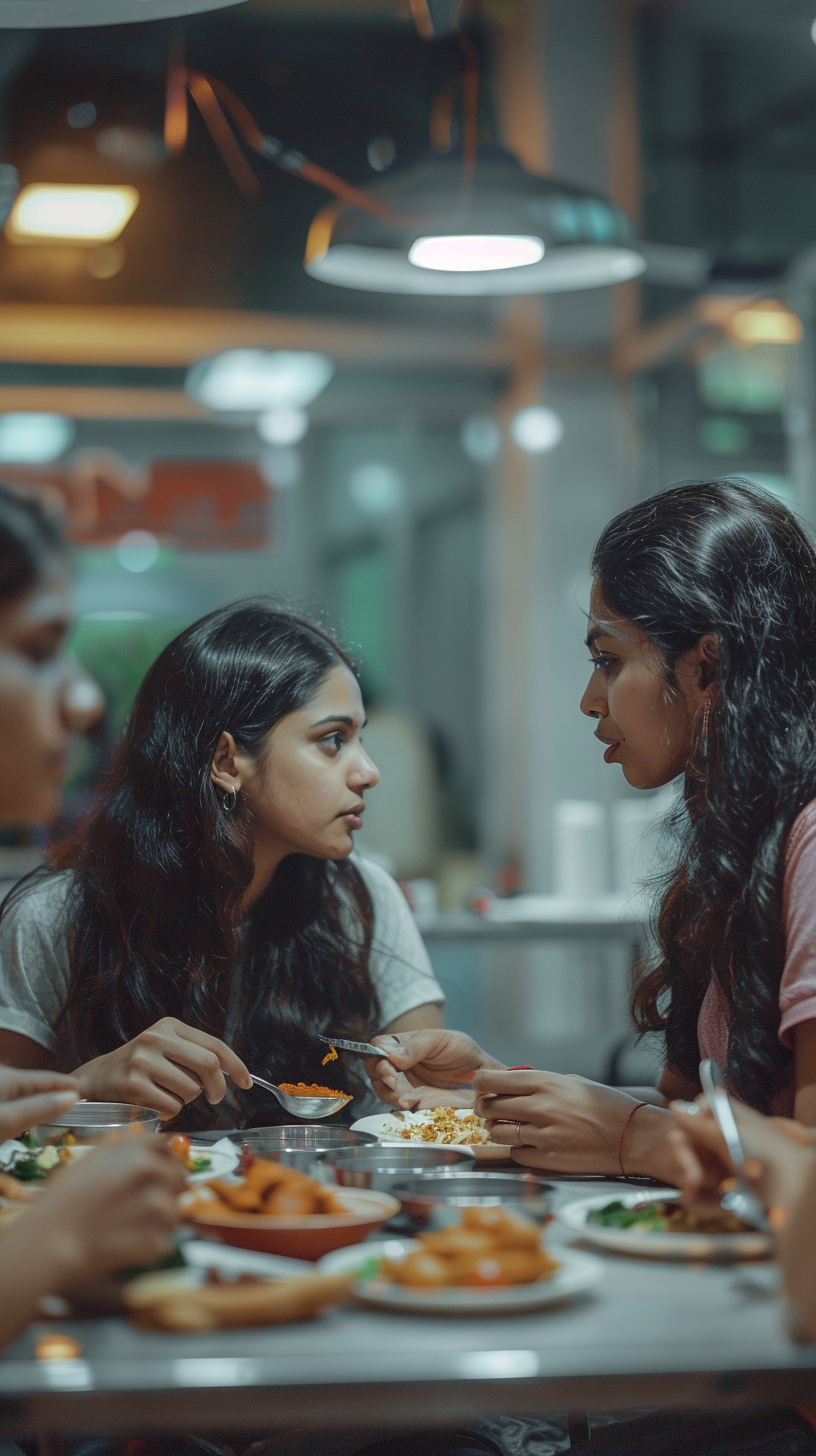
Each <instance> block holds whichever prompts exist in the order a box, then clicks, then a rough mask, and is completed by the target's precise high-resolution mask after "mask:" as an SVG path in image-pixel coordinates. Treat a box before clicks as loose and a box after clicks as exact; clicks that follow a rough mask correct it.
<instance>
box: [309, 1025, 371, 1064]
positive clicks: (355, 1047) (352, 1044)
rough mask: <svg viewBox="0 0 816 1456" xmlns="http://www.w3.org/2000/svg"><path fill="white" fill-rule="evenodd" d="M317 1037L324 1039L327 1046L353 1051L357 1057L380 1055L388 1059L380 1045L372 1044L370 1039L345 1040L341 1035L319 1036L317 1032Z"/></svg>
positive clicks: (320, 1039) (319, 1039) (342, 1050)
mask: <svg viewBox="0 0 816 1456" xmlns="http://www.w3.org/2000/svg"><path fill="white" fill-rule="evenodd" d="M317 1039H318V1041H324V1042H325V1043H326V1045H327V1046H331V1047H339V1048H340V1050H341V1052H354V1054H355V1056H358V1057H382V1058H383V1060H384V1061H387V1060H388V1052H384V1051H383V1049H382V1047H377V1046H374V1044H373V1042H370V1041H347V1040H345V1038H344V1037H342V1036H321V1035H320V1033H319V1032H318V1034H317Z"/></svg>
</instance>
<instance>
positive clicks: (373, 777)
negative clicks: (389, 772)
mask: <svg viewBox="0 0 816 1456" xmlns="http://www.w3.org/2000/svg"><path fill="white" fill-rule="evenodd" d="M379 782H380V770H379V769H378V768H377V765H376V763H375V762H374V760H373V759H371V758H369V756H368V754H367V753H361V754H360V758H359V762H358V765H357V769H356V772H355V775H354V784H355V787H356V788H358V789H373V788H374V785H375V784H378V783H379Z"/></svg>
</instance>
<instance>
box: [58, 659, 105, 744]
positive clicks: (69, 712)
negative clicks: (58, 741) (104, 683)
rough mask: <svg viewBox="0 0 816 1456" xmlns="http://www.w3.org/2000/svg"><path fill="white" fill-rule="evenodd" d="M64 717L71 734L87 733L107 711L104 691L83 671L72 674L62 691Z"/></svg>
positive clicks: (79, 670)
mask: <svg viewBox="0 0 816 1456" xmlns="http://www.w3.org/2000/svg"><path fill="white" fill-rule="evenodd" d="M61 706H62V716H63V719H64V721H65V725H66V727H67V728H68V730H69V732H71V733H87V731H88V729H89V728H93V725H94V723H98V722H99V719H100V718H101V717H102V714H103V713H104V711H105V699H104V697H103V696H102V689H101V688H100V686H99V684H98V683H96V682H94V680H93V678H92V677H90V676H89V674H88V673H87V672H83V671H82V669H81V668H80V669H78V670H77V671H75V672H72V673H71V675H70V677H69V678H68V680H67V682H66V684H65V687H64V688H63V690H62V704H61Z"/></svg>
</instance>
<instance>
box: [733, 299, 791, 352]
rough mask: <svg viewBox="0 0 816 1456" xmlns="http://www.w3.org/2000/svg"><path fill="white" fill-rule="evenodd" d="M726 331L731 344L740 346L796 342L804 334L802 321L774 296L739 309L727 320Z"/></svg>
mask: <svg viewBox="0 0 816 1456" xmlns="http://www.w3.org/2000/svg"><path fill="white" fill-rule="evenodd" d="M725 330H726V333H727V334H728V336H729V338H730V339H731V341H732V343H735V344H737V345H740V344H742V345H743V346H744V345H746V344H798V343H799V342H800V340H801V339H802V336H803V333H804V330H803V328H802V320H801V319H800V318H799V317H798V316H797V315H796V314H795V313H793V312H792V311H791V310H790V309H789V308H785V306H784V304H782V303H777V301H776V299H773V298H766V299H763V300H762V302H761V303H754V304H751V305H750V307H748V308H741V309H740V310H739V311H738V312H737V313H735V314H733V315H732V317H731V318H730V319H728V320H727V322H726V325H725Z"/></svg>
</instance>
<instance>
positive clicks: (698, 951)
mask: <svg viewBox="0 0 816 1456" xmlns="http://www.w3.org/2000/svg"><path fill="white" fill-rule="evenodd" d="M592 569H593V571H594V573H595V575H596V577H597V579H598V582H599V585H600V587H601V590H602V594H603V598H604V600H605V602H606V603H607V604H608V605H609V606H610V607H611V608H612V609H613V611H614V612H616V613H618V614H619V615H620V616H621V617H623V618H626V619H627V620H629V621H631V622H634V623H635V624H636V625H637V626H638V627H640V628H641V629H642V630H643V631H644V632H645V633H646V634H647V636H648V637H649V638H650V639H651V641H652V642H654V643H655V644H656V645H657V646H658V647H659V648H660V649H661V650H662V652H663V654H664V656H665V677H666V682H667V686H668V688H669V690H670V691H678V684H677V679H676V677H675V674H674V668H675V664H676V662H677V659H678V657H680V656H681V655H682V654H683V653H685V652H687V651H688V650H689V649H691V648H693V647H695V646H696V645H697V644H698V643H699V641H700V638H701V637H702V636H704V635H705V634H707V633H712V634H713V635H714V636H715V637H716V640H717V643H718V648H719V651H718V661H717V664H716V667H714V669H713V674H714V678H715V688H714V697H713V704H712V711H711V714H710V721H709V723H708V726H707V732H706V733H705V735H704V734H703V733H702V731H701V728H702V725H699V726H698V728H697V731H696V732H695V735H694V740H693V743H692V749H691V756H690V759H689V762H688V765H687V768H686V774H685V809H686V810H687V811H688V812H687V814H682V813H681V815H679V816H678V823H679V822H680V820H681V819H683V820H684V821H685V827H684V829H683V835H684V839H683V848H682V853H681V856H680V859H679V863H678V864H677V866H676V867H675V868H674V870H673V871H672V872H671V875H670V877H669V879H668V882H667V884H666V885H665V887H664V893H663V897H662V903H661V905H660V910H659V916H658V920H657V931H658V940H659V947H660V956H659V960H658V961H657V962H656V963H655V964H652V965H650V966H646V965H644V966H643V967H642V968H641V969H640V972H639V973H638V974H637V975H636V978H635V984H634V989H633V1001H632V1010H633V1014H634V1018H635V1024H636V1026H637V1027H638V1029H639V1030H640V1031H641V1032H648V1031H661V1032H663V1033H665V1038H666V1049H667V1054H668V1063H669V1065H670V1066H671V1067H672V1068H673V1069H674V1070H675V1071H676V1072H678V1073H679V1074H680V1075H681V1076H683V1077H686V1078H688V1079H689V1080H690V1081H692V1082H695V1083H696V1082H697V1081H698V1063H699V1051H698V1045H697V1019H698V1016H699V1012H700V1007H701V1005H702V1002H703V998H704V996H705V993H706V990H707V988H708V985H709V983H710V981H711V980H712V979H713V980H714V981H715V982H716V983H717V984H718V985H719V987H720V988H721V990H722V993H723V995H724V997H725V1001H726V1004H727V1008H728V1017H729V1023H730V1033H729V1039H728V1071H727V1076H728V1083H729V1086H730V1087H731V1088H732V1089H733V1090H734V1091H735V1092H736V1093H737V1094H738V1095H739V1096H741V1097H742V1098H744V1100H745V1101H746V1102H748V1103H750V1104H751V1105H752V1106H753V1107H756V1108H759V1109H760V1110H762V1111H769V1110H770V1108H771V1104H772V1100H773V1096H774V1093H775V1092H776V1091H777V1090H778V1089H779V1088H780V1087H781V1086H782V1085H784V1083H785V1081H786V1080H787V1078H788V1077H789V1075H790V1062H791V1052H790V1051H789V1050H788V1049H787V1048H786V1047H785V1046H783V1044H782V1043H781V1042H780V1040H779V1035H778V1033H779V1022H780V1010H779V984H780V978H781V975H782V970H783V965H784V958H785V930H784V925H783V919H782V881H783V873H784V853H785V845H786V841H787V837H788V833H789V830H790V828H791V825H792V823H793V820H794V819H795V818H796V816H797V814H798V813H799V812H800V810H801V809H803V808H804V806H805V805H806V804H807V803H808V801H809V800H811V799H813V798H814V797H816V553H815V552H814V549H813V546H812V545H811V543H810V541H809V540H808V538H807V536H806V535H805V533H804V531H803V530H802V528H801V526H800V525H799V524H798V522H797V520H796V518H795V517H794V516H793V514H792V513H791V511H789V510H788V509H786V507H785V506H784V505H782V504H781V503H780V501H779V500H777V499H776V498H774V497H773V496H770V495H768V494H767V493H765V492H764V491H761V490H760V489H759V488H758V487H755V486H752V485H751V484H749V483H745V482H742V481H739V480H733V479H725V480H713V481H707V482H705V483H702V484H693V485H685V486H679V487H677V488H675V489H672V490H667V491H664V492H663V493H662V494H660V495H656V496H653V497H652V498H651V499H649V500H646V501H643V502H642V503H640V504H638V505H636V506H633V507H632V508H630V509H629V510H626V511H624V512H623V513H622V514H621V515H619V516H617V517H616V518H615V520H613V521H612V522H611V523H610V525H608V526H607V527H606V529H605V531H604V532H603V534H602V536H601V538H600V540H599V541H598V544H597V546H596V548H595V552H594V555H593V558H592Z"/></svg>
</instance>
